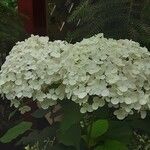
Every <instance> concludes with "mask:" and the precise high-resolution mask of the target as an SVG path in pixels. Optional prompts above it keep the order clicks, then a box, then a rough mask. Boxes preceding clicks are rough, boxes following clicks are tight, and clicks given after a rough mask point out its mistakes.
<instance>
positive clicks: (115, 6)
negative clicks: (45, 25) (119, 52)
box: [67, 0, 150, 47]
mask: <svg viewBox="0 0 150 150" xmlns="http://www.w3.org/2000/svg"><path fill="white" fill-rule="evenodd" d="M149 8H150V2H149V1H146V0H138V1H137V0H105V1H104V0H81V2H80V3H79V5H78V6H77V7H76V8H75V10H74V11H73V12H72V14H71V15H70V17H69V18H68V22H69V23H71V24H74V30H73V31H70V32H69V33H68V36H67V40H68V41H70V40H73V41H74V42H75V41H79V40H81V39H82V38H85V37H90V36H92V35H94V34H97V33H100V32H102V33H104V35H105V37H112V38H116V39H120V38H129V39H133V40H136V41H139V42H141V43H142V44H144V45H146V46H147V47H148V46H150V45H149V44H150V24H149V23H150V21H148V20H149V18H150V17H149V16H150V9H149Z"/></svg>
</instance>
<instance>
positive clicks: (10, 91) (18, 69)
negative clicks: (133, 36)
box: [0, 34, 150, 119]
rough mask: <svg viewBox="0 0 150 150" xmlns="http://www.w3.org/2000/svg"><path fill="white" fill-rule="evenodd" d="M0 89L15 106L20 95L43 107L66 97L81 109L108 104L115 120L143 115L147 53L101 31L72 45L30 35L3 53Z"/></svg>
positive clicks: (149, 75)
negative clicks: (110, 37) (107, 36)
mask: <svg viewBox="0 0 150 150" xmlns="http://www.w3.org/2000/svg"><path fill="white" fill-rule="evenodd" d="M0 92H1V94H5V95H6V97H7V99H10V100H11V102H12V105H14V106H15V107H18V106H19V104H20V99H23V98H30V99H33V100H34V101H37V102H38V104H40V105H41V107H43V108H44V109H47V108H48V107H49V106H52V105H55V104H57V102H58V101H59V100H63V99H68V100H72V101H74V102H75V103H78V104H79V105H80V106H81V112H82V113H85V112H92V111H94V110H96V109H98V108H100V107H103V106H104V105H108V106H109V107H113V108H114V109H115V112H114V114H115V115H116V116H117V117H118V119H124V118H125V117H126V116H128V115H129V114H133V113H134V112H135V111H138V112H140V113H141V117H142V118H145V116H146V110H149V109H150V53H149V52H148V50H147V49H146V48H145V47H140V45H139V43H136V42H134V41H131V40H114V39H106V38H104V37H103V34H98V35H96V36H93V37H91V38H89V39H84V40H82V41H81V42H77V43H75V44H69V43H67V42H65V41H54V42H50V41H49V39H48V37H39V36H33V35H32V36H31V37H30V38H28V39H26V40H25V41H22V42H18V43H17V44H16V46H14V47H13V49H12V51H11V52H10V54H9V56H7V58H6V61H5V63H4V64H3V66H2V68H1V71H0ZM25 109H26V108H22V109H21V110H22V111H23V112H24V110H25Z"/></svg>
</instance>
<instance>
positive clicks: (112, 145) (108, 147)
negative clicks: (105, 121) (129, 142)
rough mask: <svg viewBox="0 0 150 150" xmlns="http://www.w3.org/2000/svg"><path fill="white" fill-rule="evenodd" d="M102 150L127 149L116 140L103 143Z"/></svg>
mask: <svg viewBox="0 0 150 150" xmlns="http://www.w3.org/2000/svg"><path fill="white" fill-rule="evenodd" d="M104 147H105V149H104V150H128V148H127V147H126V146H125V145H124V144H123V143H120V142H119V141H116V140H108V141H106V142H105V146H104Z"/></svg>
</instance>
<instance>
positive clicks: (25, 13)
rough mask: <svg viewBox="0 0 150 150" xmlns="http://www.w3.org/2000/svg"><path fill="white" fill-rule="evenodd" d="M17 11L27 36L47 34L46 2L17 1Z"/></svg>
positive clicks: (44, 0)
mask: <svg viewBox="0 0 150 150" xmlns="http://www.w3.org/2000/svg"><path fill="white" fill-rule="evenodd" d="M18 10H19V14H20V15H21V16H22V18H23V22H24V26H25V30H26V31H27V32H28V33H29V34H38V35H46V34H47V0H18Z"/></svg>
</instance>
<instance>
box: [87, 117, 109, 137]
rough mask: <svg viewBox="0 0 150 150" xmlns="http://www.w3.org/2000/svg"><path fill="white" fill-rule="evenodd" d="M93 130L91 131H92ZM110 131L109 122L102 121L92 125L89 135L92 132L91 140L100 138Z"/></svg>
mask: <svg viewBox="0 0 150 150" xmlns="http://www.w3.org/2000/svg"><path fill="white" fill-rule="evenodd" d="M90 130H91V131H90ZM107 130H108V121H107V120H105V119H100V120H97V121H95V122H94V123H92V128H91V129H90V126H89V127H88V133H89V132H91V133H90V134H91V138H98V137H100V136H101V135H103V134H104V133H105V132H107Z"/></svg>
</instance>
